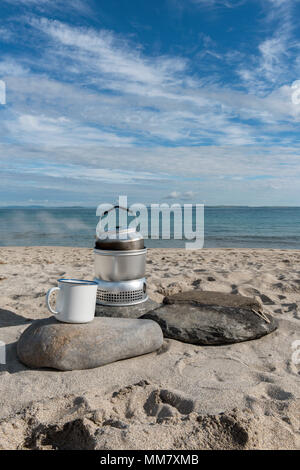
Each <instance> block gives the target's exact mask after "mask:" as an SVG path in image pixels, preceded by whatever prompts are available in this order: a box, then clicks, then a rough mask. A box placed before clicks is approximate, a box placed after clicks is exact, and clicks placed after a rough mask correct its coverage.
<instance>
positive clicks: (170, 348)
mask: <svg viewBox="0 0 300 470" xmlns="http://www.w3.org/2000/svg"><path fill="white" fill-rule="evenodd" d="M148 260H149V262H148V264H147V278H148V285H149V295H150V297H151V298H153V299H154V300H157V301H160V300H162V298H163V296H164V295H167V294H170V293H175V292H178V291H180V290H187V289H191V288H192V289H201V290H216V291H222V292H233V293H240V294H244V295H247V296H259V295H265V296H267V297H268V298H269V299H266V298H264V297H263V298H262V299H263V301H264V302H267V303H268V302H269V301H271V302H273V304H272V305H265V307H266V308H267V309H268V310H269V311H270V312H272V313H273V315H274V316H275V317H276V318H277V319H278V320H279V330H278V331H277V332H275V333H272V334H271V335H269V336H266V337H264V338H261V339H259V340H256V341H250V342H246V343H240V344H235V345H229V346H218V347H202V346H195V345H189V344H184V343H180V342H178V341H173V340H165V343H164V346H163V347H162V348H161V350H160V351H158V352H156V353H152V354H149V355H146V356H142V357H138V358H133V359H129V360H125V361H120V362H117V363H114V364H109V365H107V366H104V367H99V368H97V369H93V370H86V371H73V372H57V371H53V370H29V369H28V368H26V367H25V366H23V365H22V364H20V363H19V362H18V360H17V357H16V341H17V339H18V337H19V335H20V334H21V332H22V331H23V330H24V329H25V328H26V327H27V326H28V325H29V324H30V322H31V320H32V319H37V318H44V317H47V316H49V313H48V311H47V309H46V307H45V293H46V292H47V290H48V289H49V288H50V287H51V286H53V285H56V280H57V279H58V278H60V277H75V278H86V279H92V278H93V253H92V250H90V249H85V248H62V247H34V248H15V247H8V248H0V340H1V341H4V342H5V343H6V344H7V345H8V346H7V363H6V364H5V365H0V420H1V419H2V421H0V449H1V448H4V449H6V448H12V449H14V448H57V447H60V448H100V449H101V448H105V449H112V448H115V449H139V448H146V449H168V448H175V449H197V448H222V449H223V448H225V449H231V448H248V449H249V448H260V449H265V448H267V449H268V448H274V449H293V448H300V433H299V426H300V419H299V418H300V413H299V410H300V406H299V398H300V386H299V385H300V375H299V374H300V372H299V371H300V365H297V364H295V363H293V361H292V353H293V350H292V343H293V342H294V341H296V340H300V314H299V306H300V296H299V294H300V251H291V250H250V249H204V250H200V251H193V252H191V251H185V250H149V252H148ZM161 390H167V391H169V393H167V392H161ZM116 392H118V393H116ZM232 410H234V411H232ZM220 413H223V414H220ZM66 423H67V424H66ZM68 423H69V424H68ZM78 436H80V437H78Z"/></svg>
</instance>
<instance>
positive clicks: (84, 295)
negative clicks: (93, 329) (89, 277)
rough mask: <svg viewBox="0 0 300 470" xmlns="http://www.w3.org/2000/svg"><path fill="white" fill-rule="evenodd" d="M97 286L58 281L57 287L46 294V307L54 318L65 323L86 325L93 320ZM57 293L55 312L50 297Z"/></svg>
mask: <svg viewBox="0 0 300 470" xmlns="http://www.w3.org/2000/svg"><path fill="white" fill-rule="evenodd" d="M97 286H98V284H97V283H96V282H94V281H85V280H81V279H58V287H52V288H51V289H49V291H48V292H47V296H46V305H47V307H48V309H49V310H50V312H51V313H53V314H54V315H55V318H56V319H57V320H59V321H61V322H65V323H88V322H90V321H92V320H93V318H94V316H95V308H96V296H97ZM54 291H58V295H57V300H56V310H54V309H53V308H52V307H51V305H50V296H51V294H52V293H53V292H54Z"/></svg>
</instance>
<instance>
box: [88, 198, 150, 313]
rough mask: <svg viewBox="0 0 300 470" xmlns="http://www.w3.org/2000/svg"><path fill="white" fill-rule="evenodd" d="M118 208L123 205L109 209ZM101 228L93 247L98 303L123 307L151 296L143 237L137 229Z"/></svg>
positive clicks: (143, 300) (105, 213)
mask: <svg viewBox="0 0 300 470" xmlns="http://www.w3.org/2000/svg"><path fill="white" fill-rule="evenodd" d="M115 209H118V210H119V209H123V208H122V207H120V206H114V207H113V208H112V209H110V211H112V210H115ZM126 210H127V212H130V211H129V210H128V209H126ZM110 211H106V212H104V213H103V214H102V216H101V217H103V216H106V215H107V214H108V213H109V212H110ZM100 229H101V224H100ZM100 229H99V232H97V240H96V246H95V250H94V254H95V281H96V282H97V283H98V291H97V304H100V305H111V306H120V307H121V306H128V305H135V304H139V303H141V302H145V301H146V300H147V299H148V296H147V283H146V279H145V270H146V253H147V249H146V248H145V247H144V238H143V237H142V235H141V234H140V233H139V232H137V231H136V230H135V229H134V228H127V227H126V228H120V227H118V226H117V227H116V229H115V230H111V231H103V230H100Z"/></svg>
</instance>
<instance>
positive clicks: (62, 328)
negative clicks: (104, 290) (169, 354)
mask: <svg viewBox="0 0 300 470" xmlns="http://www.w3.org/2000/svg"><path fill="white" fill-rule="evenodd" d="M162 343H163V334H162V331H161V328H160V327H159V325H158V324H157V323H156V322H153V321H151V320H137V319H131V318H106V317H99V318H95V319H94V320H93V321H92V322H90V323H85V324H70V323H60V322H58V321H57V320H56V319H55V318H54V317H50V318H46V319H43V320H37V321H35V322H34V323H33V324H32V325H31V326H29V327H28V328H27V329H26V330H25V331H24V332H23V333H22V335H21V337H20V339H19V341H18V344H17V354H18V357H19V359H20V361H21V362H23V363H24V364H25V365H27V366H29V367H31V368H41V367H47V368H54V369H59V370H78V369H92V368H94V367H99V366H102V365H104V364H109V363H110V362H115V361H118V360H120V359H127V358H131V357H135V356H140V355H142V354H146V353H150V352H152V351H155V350H156V349H158V348H160V346H161V345H162Z"/></svg>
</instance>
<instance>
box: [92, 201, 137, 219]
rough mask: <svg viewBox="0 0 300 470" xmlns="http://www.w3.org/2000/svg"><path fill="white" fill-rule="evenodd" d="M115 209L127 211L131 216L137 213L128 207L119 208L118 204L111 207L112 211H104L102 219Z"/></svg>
mask: <svg viewBox="0 0 300 470" xmlns="http://www.w3.org/2000/svg"><path fill="white" fill-rule="evenodd" d="M115 209H123V210H124V211H127V212H128V214H131V215H136V213H135V212H133V211H131V210H130V209H128V207H122V206H119V205H118V204H117V205H115V206H113V207H111V208H110V209H108V210H107V211H104V212H103V214H101V215H100V217H103V216H104V215H107V214H108V213H109V212H111V211H113V210H115Z"/></svg>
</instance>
